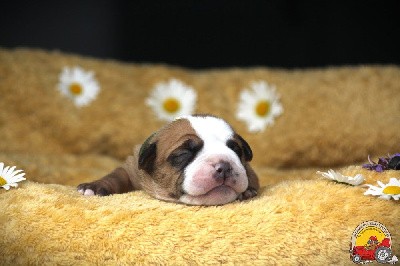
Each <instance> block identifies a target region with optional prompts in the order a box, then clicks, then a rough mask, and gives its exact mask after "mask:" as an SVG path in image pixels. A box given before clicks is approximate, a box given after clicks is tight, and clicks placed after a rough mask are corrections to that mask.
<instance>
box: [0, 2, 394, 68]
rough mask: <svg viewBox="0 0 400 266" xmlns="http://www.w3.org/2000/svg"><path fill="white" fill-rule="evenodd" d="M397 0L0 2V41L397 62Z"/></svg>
mask: <svg viewBox="0 0 400 266" xmlns="http://www.w3.org/2000/svg"><path fill="white" fill-rule="evenodd" d="M399 22H400V1H384V0H381V1H350V0H349V1H292V0H282V1H278V0H273V1H251V0H243V1H228V0H226V1H218V0H214V1H211V0H206V1H202V0H198V1H195V0H182V1H177V0H163V1H162V0H147V1H122V0H120V1H111V0H110V1H106V0H87V1H84V0H82V1H76V0H71V1H57V0H52V1H50V0H48V1H20V0H15V1H2V2H1V3H0V46H1V47H10V48H11V47H32V48H43V49H50V50H53V49H56V50H60V51H63V52H71V53H76V54H80V55H85V56H92V57H98V58H109V59H117V60H123V61H129V62H146V63H167V64H172V65H179V66H185V67H191V68H211V67H235V66H239V67H243V66H269V67H284V68H299V67H321V66H330V65H345V64H346V65H349V64H350V65H359V64H399V63H400V51H399V48H400V41H399V37H400V28H399V25H400V23H399Z"/></svg>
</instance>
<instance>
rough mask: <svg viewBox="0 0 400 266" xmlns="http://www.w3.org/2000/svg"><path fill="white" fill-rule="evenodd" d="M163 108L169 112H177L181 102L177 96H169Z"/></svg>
mask: <svg viewBox="0 0 400 266" xmlns="http://www.w3.org/2000/svg"><path fill="white" fill-rule="evenodd" d="M163 108H164V110H165V111H167V112H168V113H176V112H177V111H178V110H179V109H180V108H181V103H180V102H179V101H178V100H177V99H175V98H167V99H166V100H165V101H164V103H163Z"/></svg>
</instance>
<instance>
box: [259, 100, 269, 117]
mask: <svg viewBox="0 0 400 266" xmlns="http://www.w3.org/2000/svg"><path fill="white" fill-rule="evenodd" d="M270 109H271V104H270V103H269V102H268V101H259V102H258V103H257V105H256V110H255V111H256V114H257V115H258V116H262V117H264V116H266V115H267V114H268V113H269V111H270Z"/></svg>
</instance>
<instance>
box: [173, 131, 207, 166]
mask: <svg viewBox="0 0 400 266" xmlns="http://www.w3.org/2000/svg"><path fill="white" fill-rule="evenodd" d="M202 146H203V143H202V142H200V143H196V142H195V141H194V140H191V139H189V140H186V141H185V142H184V143H183V144H182V145H181V146H180V147H179V148H177V149H176V150H175V151H173V152H172V153H171V154H170V155H169V156H168V158H167V161H168V162H169V163H170V164H171V165H172V166H173V167H176V168H178V169H179V170H183V169H184V168H185V167H186V166H187V165H188V164H189V163H191V162H192V161H193V159H194V158H195V157H196V154H197V153H198V152H199V150H200V149H201V148H202Z"/></svg>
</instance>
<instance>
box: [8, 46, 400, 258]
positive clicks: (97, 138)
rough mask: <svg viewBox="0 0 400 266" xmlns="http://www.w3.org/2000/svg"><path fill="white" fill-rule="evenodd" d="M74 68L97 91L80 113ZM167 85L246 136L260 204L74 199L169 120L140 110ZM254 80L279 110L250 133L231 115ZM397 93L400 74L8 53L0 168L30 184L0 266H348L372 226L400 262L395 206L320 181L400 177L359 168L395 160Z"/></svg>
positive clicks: (12, 207)
mask: <svg viewBox="0 0 400 266" xmlns="http://www.w3.org/2000/svg"><path fill="white" fill-rule="evenodd" d="M74 65H80V66H81V67H83V68H84V69H87V70H93V71H94V72H95V76H96V78H97V79H98V81H99V83H100V86H101V92H100V94H99V95H98V97H97V99H96V100H95V101H93V102H92V103H91V104H90V105H89V106H87V107H83V108H76V107H75V106H74V105H73V103H72V102H71V101H69V100H67V99H66V98H64V97H62V96H61V95H60V93H59V92H58V91H57V89H56V86H57V83H58V75H59V73H60V71H61V70H62V68H63V67H64V66H74ZM169 78H177V79H180V80H182V81H184V82H185V83H187V84H189V85H191V86H192V87H193V88H195V89H196V91H197V92H198V107H197V109H196V111H197V112H202V113H214V114H216V115H219V116H222V117H224V118H225V119H226V120H228V122H230V123H231V124H232V125H233V126H234V127H235V129H236V130H237V131H238V132H239V133H241V135H242V136H243V137H244V138H245V139H246V140H248V142H249V143H250V145H251V146H252V148H253V152H254V160H253V162H252V165H253V167H254V169H255V171H256V172H257V173H258V174H259V176H260V182H261V186H262V188H261V190H260V193H259V196H258V197H256V198H254V199H252V200H249V201H244V202H234V203H231V204H227V205H224V206H213V207H198V206H197V207H193V206H185V205H179V204H173V203H166V202H162V201H159V200H156V199H153V198H151V197H149V196H148V195H146V194H145V193H143V192H141V191H136V192H131V193H127V194H121V195H113V196H108V197H83V196H81V195H80V194H79V193H78V192H76V189H75V187H76V185H77V184H79V183H81V182H86V181H91V180H94V179H97V178H99V177H101V176H103V175H105V174H107V173H108V172H110V171H111V170H113V169H114V168H115V167H117V166H118V165H120V164H121V162H122V160H123V159H124V158H125V156H126V155H128V154H129V153H130V152H131V150H132V147H133V146H134V144H138V143H142V142H143V140H145V139H146V138H147V136H149V135H150V134H151V133H152V132H154V131H155V130H157V129H158V128H159V127H160V126H162V125H163V124H164V123H163V122H161V121H158V120H157V118H156V116H155V115H154V113H152V111H151V110H150V109H149V107H148V106H146V105H145V103H144V102H145V99H146V97H148V95H149V93H150V91H151V90H152V89H153V87H154V85H155V84H156V83H158V82H163V81H166V80H168V79H169ZM253 80H265V81H267V82H269V83H271V84H275V85H276V87H277V91H278V93H279V94H280V95H281V102H282V105H283V108H284V113H283V114H282V115H281V116H280V117H278V118H277V119H276V121H275V124H274V125H273V126H272V127H270V128H267V129H266V130H265V131H264V132H261V133H255V134H254V133H249V132H248V131H247V128H246V125H245V124H243V123H242V122H240V121H238V120H237V119H236V118H235V116H234V113H235V111H236V109H235V108H236V106H237V102H238V100H239V94H240V91H241V90H242V89H243V88H245V87H246V86H248V85H249V84H250V82H252V81H253ZM399 91H400V68H399V67H396V66H365V67H339V68H327V69H313V70H291V71H289V70H281V69H267V68H251V69H227V70H207V71H194V70H187V69H183V68H177V67H171V66H164V65H137V64H123V63H120V62H116V61H109V60H108V61H107V60H97V59H90V58H83V57H80V56H75V55H66V54H63V53H60V52H47V51H35V50H26V49H20V50H6V49H0V109H1V111H0V139H1V141H0V161H1V162H4V163H5V164H6V165H16V166H17V168H18V169H23V170H24V171H25V172H26V177H27V179H28V180H27V181H24V182H22V183H20V186H19V188H18V189H11V190H9V191H5V190H4V189H0V206H1V207H0V228H1V238H0V264H1V265H15V264H19V265H29V264H37V265H55V264H57V265H94V264H101V265H103V264H104V265H128V264H130V265H131V264H173V265H187V264H190V265H196V264H235V265H242V264H252V265H268V264H277V265H296V264H302V265H304V264H307V265H308V264H310V265H328V264H350V265H351V264H352V262H351V261H350V259H349V251H348V249H349V243H350V238H351V234H352V232H353V230H354V229H355V228H356V226H357V225H359V224H360V223H362V222H364V221H367V220H376V221H379V222H381V223H383V224H384V225H385V226H386V227H387V228H388V230H389V231H390V232H391V234H392V242H393V245H392V249H393V253H394V254H395V255H397V256H399V255H400V227H399V217H400V206H399V202H398V201H394V200H391V201H387V200H382V199H378V198H377V197H373V196H364V195H363V193H364V192H365V191H366V188H363V187H352V186H348V185H343V184H338V183H335V182H332V181H328V180H325V179H323V178H322V177H321V176H320V175H318V174H316V171H317V170H321V171H322V170H326V169H328V168H333V167H339V166H340V167H339V168H336V169H337V170H338V171H339V172H340V173H342V174H345V175H351V176H354V175H356V174H358V173H361V174H363V175H364V176H365V177H366V181H365V183H368V184H372V185H377V183H376V182H377V181H378V180H380V181H382V182H384V183H386V182H388V181H389V178H391V177H396V178H400V174H399V171H385V172H383V173H376V172H373V171H369V170H366V169H362V168H361V167H360V165H361V163H362V162H366V159H367V156H368V155H372V156H373V157H376V156H383V155H386V154H387V153H394V152H399V148H400V147H399V143H400V135H399V129H400V127H399V115H398V114H400V98H399V97H397V95H398V92H399ZM143 121H145V125H144V124H143Z"/></svg>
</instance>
